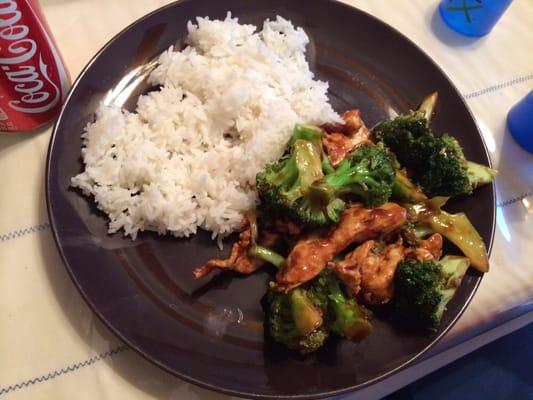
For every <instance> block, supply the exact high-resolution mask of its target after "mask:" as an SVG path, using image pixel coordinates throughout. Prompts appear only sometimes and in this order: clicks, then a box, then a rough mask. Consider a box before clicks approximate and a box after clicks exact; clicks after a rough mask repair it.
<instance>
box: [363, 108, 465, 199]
mask: <svg viewBox="0 0 533 400" xmlns="http://www.w3.org/2000/svg"><path fill="white" fill-rule="evenodd" d="M373 135H374V138H375V139H376V140H377V141H382V142H383V143H385V145H386V146H387V147H388V148H389V149H390V150H391V151H392V152H393V153H394V154H395V155H396V158H397V159H398V161H399V163H400V164H401V165H402V166H403V167H407V168H408V169H409V171H410V172H411V174H412V177H413V180H414V181H415V182H416V183H418V184H419V185H420V186H421V187H422V189H423V190H424V193H426V194H427V195H429V196H457V195H460V194H470V193H471V192H472V184H471V183H470V180H469V179H468V174H467V161H466V159H465V157H464V154H463V151H462V149H461V146H460V145H459V143H458V142H457V140H456V139H455V138H454V137H452V136H450V135H448V134H444V135H442V136H441V137H435V136H433V133H432V132H431V129H430V128H429V126H428V123H427V120H426V119H425V117H424V114H423V113H421V112H413V113H410V114H407V115H401V116H399V117H397V118H395V119H393V120H391V121H384V122H382V123H380V124H379V125H378V126H376V127H375V128H374V130H373Z"/></svg>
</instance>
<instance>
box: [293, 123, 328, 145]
mask: <svg viewBox="0 0 533 400" xmlns="http://www.w3.org/2000/svg"><path fill="white" fill-rule="evenodd" d="M300 139H301V140H306V141H308V142H313V143H315V144H318V143H321V142H322V129H320V128H319V127H317V126H313V125H302V124H296V125H295V126H294V130H293V133H292V139H291V145H292V144H294V142H295V141H296V140H300Z"/></svg>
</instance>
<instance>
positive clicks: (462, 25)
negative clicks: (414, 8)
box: [439, 0, 530, 36]
mask: <svg viewBox="0 0 533 400" xmlns="http://www.w3.org/2000/svg"><path fill="white" fill-rule="evenodd" d="M512 1H513V0H441V2H440V5H439V11H440V15H441V17H442V19H443V20H444V22H445V23H446V25H448V26H449V27H450V28H452V29H453V30H454V31H456V32H457V33H460V34H462V35H467V36H483V35H486V34H487V33H489V32H490V31H491V30H492V28H493V27H494V25H496V22H498V20H499V19H500V17H501V16H502V15H503V13H504V12H505V10H506V9H507V7H509V4H511V2H512ZM528 1H530V0H528Z"/></svg>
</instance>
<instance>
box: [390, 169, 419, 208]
mask: <svg viewBox="0 0 533 400" xmlns="http://www.w3.org/2000/svg"><path fill="white" fill-rule="evenodd" d="M392 197H393V198H394V199H396V200H399V201H404V202H407V203H425V202H426V201H427V200H428V198H427V196H426V195H425V194H424V193H423V192H422V190H421V189H420V188H419V187H418V186H416V185H415V184H414V183H413V182H411V181H410V180H409V178H408V177H407V175H406V174H405V172H404V171H402V170H396V176H395V177H394V184H393V186H392Z"/></svg>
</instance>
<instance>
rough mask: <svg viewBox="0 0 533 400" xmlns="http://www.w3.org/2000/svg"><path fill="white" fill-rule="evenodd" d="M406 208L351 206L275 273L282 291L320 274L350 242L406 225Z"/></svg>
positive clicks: (300, 244)
mask: <svg viewBox="0 0 533 400" xmlns="http://www.w3.org/2000/svg"><path fill="white" fill-rule="evenodd" d="M405 219H406V210H405V209H404V208H403V207H400V206H399V205H397V204H395V203H387V204H384V205H382V206H380V207H377V208H374V209H367V208H364V207H363V206H362V205H360V204H357V205H352V206H351V207H349V208H348V209H346V210H345V211H344V213H343V214H342V217H341V220H340V222H339V223H338V224H337V225H336V226H335V227H333V228H332V230H331V231H330V232H329V234H328V235H327V236H326V237H324V238H307V239H303V240H301V241H299V242H298V243H297V244H296V245H295V246H294V248H293V249H292V251H291V253H290V254H289V256H288V257H287V262H286V263H285V264H284V265H283V266H282V268H281V269H280V271H279V272H278V274H277V275H276V281H277V283H276V286H277V288H278V289H279V290H284V291H286V290H289V289H292V288H294V287H296V286H299V285H301V284H302V283H304V282H307V281H309V280H311V279H313V278H314V277H315V276H317V275H318V274H319V273H320V272H321V271H322V270H323V269H324V268H325V267H326V265H327V263H328V262H329V261H331V260H332V259H333V257H335V256H336V255H337V254H339V253H340V252H341V251H343V250H344V249H345V248H346V247H348V246H349V245H350V244H351V243H359V242H364V241H365V240H368V239H373V238H377V237H379V236H381V235H383V234H387V233H389V232H392V231H393V230H395V229H397V228H399V227H400V226H402V225H403V223H404V222H405Z"/></svg>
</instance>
